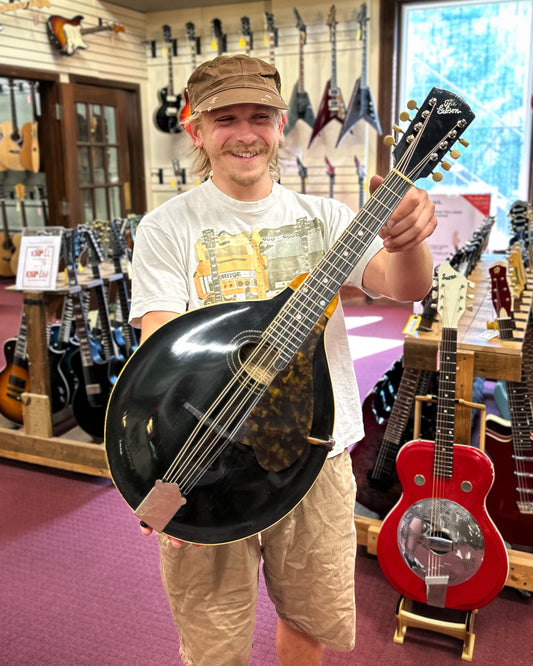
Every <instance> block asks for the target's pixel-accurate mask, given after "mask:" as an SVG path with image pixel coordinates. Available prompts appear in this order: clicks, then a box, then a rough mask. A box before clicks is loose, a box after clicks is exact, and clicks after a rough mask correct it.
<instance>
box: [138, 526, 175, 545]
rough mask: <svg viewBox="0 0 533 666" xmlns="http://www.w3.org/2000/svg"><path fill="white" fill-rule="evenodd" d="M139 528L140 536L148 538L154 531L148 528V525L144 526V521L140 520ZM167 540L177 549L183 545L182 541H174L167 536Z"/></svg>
mask: <svg viewBox="0 0 533 666" xmlns="http://www.w3.org/2000/svg"><path fill="white" fill-rule="evenodd" d="M140 528H141V532H142V534H144V536H148V535H149V534H152V532H153V531H154V530H153V529H152V528H151V527H150V525H147V524H146V523H145V522H144V521H142V520H141V522H140ZM167 539H168V540H169V541H170V543H171V544H172V545H173V546H175V547H176V548H179V547H180V546H182V545H183V541H180V540H179V539H175V538H174V537H171V536H168V535H167Z"/></svg>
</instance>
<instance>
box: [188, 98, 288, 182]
mask: <svg viewBox="0 0 533 666" xmlns="http://www.w3.org/2000/svg"><path fill="white" fill-rule="evenodd" d="M204 113H209V112H208V111H201V112H198V111H194V113H192V114H191V115H190V116H189V117H188V118H186V119H185V120H183V121H182V123H181V124H182V126H183V128H184V129H185V130H187V128H188V127H189V126H190V125H196V126H197V127H199V126H200V125H201V124H202V115H203V114H204ZM271 114H272V120H273V121H274V123H276V124H277V125H279V124H281V121H282V117H283V111H281V109H275V108H272V109H271ZM191 154H192V156H193V157H194V162H193V166H192V172H193V173H194V174H196V175H197V176H198V177H199V178H200V179H201V180H205V179H206V178H208V177H209V175H210V174H211V160H210V159H209V155H208V154H207V153H206V151H205V149H204V148H203V147H201V148H197V147H196V146H193V149H192V151H191ZM268 166H269V169H270V176H271V177H272V180H279V177H280V165H279V151H276V153H275V154H274V155H273V156H272V159H271V160H270V164H269V165H268Z"/></svg>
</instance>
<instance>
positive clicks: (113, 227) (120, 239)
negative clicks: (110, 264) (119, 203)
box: [109, 220, 126, 259]
mask: <svg viewBox="0 0 533 666" xmlns="http://www.w3.org/2000/svg"><path fill="white" fill-rule="evenodd" d="M109 232H110V233H109V239H110V242H111V253H112V255H113V258H114V259H120V258H121V257H122V256H124V255H125V254H126V241H125V239H124V236H123V235H122V233H121V232H120V229H119V227H118V224H117V222H116V220H111V221H110V222H109Z"/></svg>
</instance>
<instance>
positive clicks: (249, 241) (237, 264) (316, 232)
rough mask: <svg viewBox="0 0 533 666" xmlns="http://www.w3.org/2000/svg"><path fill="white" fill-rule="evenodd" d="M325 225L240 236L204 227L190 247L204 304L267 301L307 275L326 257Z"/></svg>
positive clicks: (305, 223) (300, 222)
mask: <svg viewBox="0 0 533 666" xmlns="http://www.w3.org/2000/svg"><path fill="white" fill-rule="evenodd" d="M323 228H324V225H323V223H322V222H321V221H320V220H318V219H317V218H314V219H312V220H309V219H307V218H305V217H302V218H299V219H297V220H296V222H295V223H294V224H290V225H285V226H283V227H279V228H271V229H270V228H261V229H257V228H253V229H250V231H247V232H241V233H239V234H228V233H227V232H225V231H221V232H219V233H218V234H216V233H215V231H214V229H206V230H204V231H203V232H202V236H201V237H200V238H199V239H198V240H197V241H196V243H195V245H194V247H195V251H196V256H197V258H198V265H197V267H196V270H195V272H194V284H195V286H196V291H197V294H198V296H199V298H201V299H202V300H203V301H204V305H208V304H211V303H219V302H222V301H231V300H253V299H257V298H268V297H270V296H273V295H274V294H276V293H278V292H279V291H281V290H282V289H283V288H284V287H286V286H287V285H288V284H289V283H290V282H291V281H292V280H293V279H294V278H295V277H297V276H298V275H301V274H302V273H308V272H309V271H310V270H311V269H312V268H313V267H314V266H315V265H316V264H317V263H318V262H319V261H320V259H321V258H322V256H323V255H324V244H323Z"/></svg>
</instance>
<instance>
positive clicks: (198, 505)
mask: <svg viewBox="0 0 533 666" xmlns="http://www.w3.org/2000/svg"><path fill="white" fill-rule="evenodd" d="M443 110H446V111H447V112H446V113H442V111H443ZM473 117H474V114H473V113H472V111H471V110H470V108H469V107H468V106H467V105H466V104H465V102H464V101H463V100H462V99H461V98H459V97H458V96H456V95H455V94H454V93H452V92H449V91H446V90H442V89H439V88H433V89H432V90H431V92H430V94H429V97H428V98H427V99H426V100H425V101H424V102H423V103H422V104H420V106H419V111H418V112H417V114H416V116H415V118H414V119H413V121H412V124H411V125H410V126H409V128H408V129H407V130H406V132H405V133H404V134H402V138H401V139H400V141H399V143H398V145H397V146H396V148H395V150H394V155H395V158H396V166H395V168H394V169H393V170H391V172H390V173H389V174H388V175H387V176H386V178H385V181H384V183H383V184H382V185H381V186H380V187H379V188H378V189H377V190H376V192H375V193H374V195H373V196H372V197H371V198H370V199H369V201H368V202H367V204H366V205H365V207H364V208H363V209H362V210H361V211H359V213H358V214H357V215H356V217H355V218H354V220H353V221H352V222H351V224H350V225H349V226H348V227H347V229H346V230H345V231H344V232H343V233H342V234H341V236H340V237H339V239H338V240H337V242H336V243H335V244H334V245H333V247H332V248H331V249H330V250H329V251H328V252H327V253H326V254H325V255H324V257H323V258H322V259H321V260H320V261H319V263H318V264H317V265H316V266H315V267H314V269H313V270H312V271H311V272H310V273H309V274H308V275H307V277H305V276H302V277H301V278H300V279H297V280H295V281H293V283H291V285H290V286H289V287H287V288H286V289H284V290H283V291H282V292H280V293H279V294H278V295H276V296H275V297H274V298H271V299H265V300H256V301H233V302H228V303H217V304H214V305H211V306H208V307H204V308H198V309H196V310H191V311H189V312H187V313H186V314H184V315H181V316H179V317H177V318H175V319H173V320H171V321H169V322H168V323H167V324H165V325H164V326H162V327H161V328H160V329H159V330H157V331H156V332H155V333H153V334H152V335H151V336H150V337H149V338H148V339H147V340H146V341H145V342H144V343H143V344H142V345H141V346H140V347H139V348H138V349H137V351H136V352H135V354H134V355H133V356H132V357H131V358H130V359H129V360H128V362H127V364H126V366H125V367H124V369H123V371H122V373H121V375H120V377H119V379H118V380H117V382H116V384H115V387H114V389H113V392H112V395H111V399H110V402H109V407H108V412H107V419H106V434H105V439H106V451H107V459H108V463H109V468H110V472H111V475H112V477H113V479H114V482H115V484H116V486H117V488H118V489H119V491H120V492H121V493H122V495H123V496H124V498H125V500H126V502H127V503H128V504H129V505H130V506H131V507H132V509H133V510H134V512H135V514H136V515H137V516H138V517H139V518H141V519H142V520H144V521H145V522H146V523H147V524H148V525H151V526H152V527H153V528H154V529H156V530H157V531H163V530H164V531H165V532H166V533H168V534H170V535H172V536H175V537H177V538H178V539H181V540H184V541H190V542H193V543H221V542H228V541H233V540H236V539H242V538H245V537H247V536H250V535H251V534H254V533H256V532H258V531H261V530H263V529H265V528H266V527H268V526H270V525H272V524H273V523H275V522H276V521H278V520H279V519H281V518H282V517H283V516H285V515H286V514H287V513H288V512H289V511H290V510H291V509H292V508H293V507H294V506H295V505H296V504H297V503H298V502H299V501H300V500H301V499H302V497H303V496H304V495H305V494H306V493H307V491H308V490H309V488H310V487H311V485H312V484H313V482H314V480H315V478H316V476H317V474H318V473H319V471H320V469H321V468H322V466H323V464H324V461H325V459H326V456H327V454H328V451H329V450H330V447H331V444H332V441H331V433H332V428H333V419H334V405H333V393H332V390H331V381H330V378H329V371H328V367H327V358H326V354H325V350H324V331H325V327H326V324H327V320H328V318H329V317H330V316H331V314H332V312H333V310H334V308H335V306H336V294H337V292H338V290H339V289H340V287H341V285H342V284H343V283H344V281H345V280H346V278H347V276H348V275H349V274H350V273H351V271H352V270H353V268H354V266H355V265H356V264H357V263H358V261H359V259H360V258H361V257H362V256H363V254H364V252H365V251H366V250H367V249H368V247H369V245H370V244H371V243H372V242H373V241H374V239H375V238H376V236H377V234H378V232H379V230H380V229H381V227H382V225H383V223H384V222H385V220H387V219H388V218H389V217H390V215H391V213H392V211H393V210H394V209H395V208H396V206H397V205H398V203H399V202H400V200H401V199H402V198H403V197H404V196H405V194H406V192H407V191H408V189H409V188H410V187H411V185H412V183H413V182H414V181H415V180H416V179H417V178H419V177H423V176H427V175H429V174H430V173H431V172H432V170H433V168H434V167H435V164H436V163H437V162H438V160H440V159H441V158H442V157H443V156H444V155H445V154H446V152H447V151H448V150H449V149H450V147H451V146H452V145H453V143H454V142H455V141H456V140H457V139H458V138H459V136H460V135H461V134H462V133H463V131H464V130H465V129H466V127H467V126H468V125H469V123H470V122H471V121H472V119H473ZM348 258H349V259H348ZM273 443H275V445H273Z"/></svg>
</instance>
